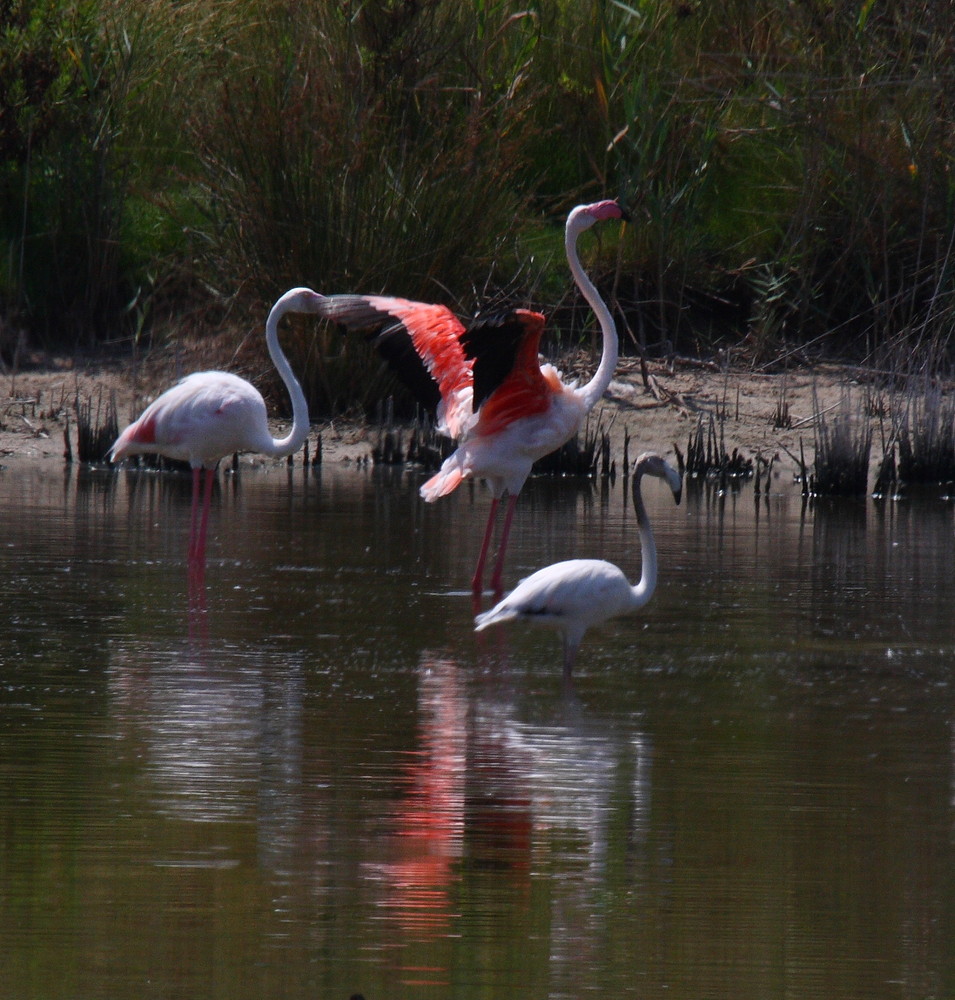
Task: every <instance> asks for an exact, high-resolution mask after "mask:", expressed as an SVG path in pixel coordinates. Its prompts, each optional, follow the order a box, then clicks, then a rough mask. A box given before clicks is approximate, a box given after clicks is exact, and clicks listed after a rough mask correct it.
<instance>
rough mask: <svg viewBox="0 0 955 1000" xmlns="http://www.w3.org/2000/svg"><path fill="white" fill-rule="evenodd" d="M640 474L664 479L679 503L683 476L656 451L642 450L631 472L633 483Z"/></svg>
mask: <svg viewBox="0 0 955 1000" xmlns="http://www.w3.org/2000/svg"><path fill="white" fill-rule="evenodd" d="M640 476H656V477H657V478H658V479H664V480H666V484H667V486H669V487H670V490H671V491H672V493H673V499H674V500H675V501H676V502H677V503H679V502H680V498H681V497H682V495H683V477H682V476H681V475H680V473H679V472H677V471H676V469H674V468H673V466H672V465H670V463H669V462H667V461H665V460H664V459H663V458H661V457H660V456H659V455H658V454H656V452H652V451H647V452H644V453H643V454H642V455H641V456H640V457H639V458H638V459H637V464H636V468H635V470H634V473H633V478H634V485H635V486H636V481H637V480H638V479H639V477H640Z"/></svg>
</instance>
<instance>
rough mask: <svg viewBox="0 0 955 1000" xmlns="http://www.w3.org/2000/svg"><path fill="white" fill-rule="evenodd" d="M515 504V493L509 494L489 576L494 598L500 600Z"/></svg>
mask: <svg viewBox="0 0 955 1000" xmlns="http://www.w3.org/2000/svg"><path fill="white" fill-rule="evenodd" d="M516 506H517V494H516V493H514V494H509V495H508V498H507V510H506V511H505V513H504V527H503V528H502V529H501V545H500V547H499V548H498V550H497V562H496V563H495V564H494V573H493V575H492V576H491V590H493V591H494V600H495V601H497V600H500V597H501V594H502V592H503V590H504V588H503V587H502V586H501V579H502V577H503V575H504V552H505V551H506V549H507V539H508V538H509V537H510V534H511V522H512V521H513V520H514V508H515V507H516Z"/></svg>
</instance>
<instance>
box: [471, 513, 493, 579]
mask: <svg viewBox="0 0 955 1000" xmlns="http://www.w3.org/2000/svg"><path fill="white" fill-rule="evenodd" d="M498 503H499V501H498V499H497V497H494V499H493V500H491V511H490V513H489V514H488V516H487V527H486V528H485V529H484V541H483V542H482V543H481V554H480V555H479V556H478V561H477V566H475V568H474V576H473V577H472V579H471V590H472V592H473V593H474V594H475V595H480V593H481V590H482V587H481V584H482V582H483V581H484V564H485V563H486V562H487V550H488V548H490V545H491V536H492V535H493V534H494V517H495V515H496V514H497V505H498Z"/></svg>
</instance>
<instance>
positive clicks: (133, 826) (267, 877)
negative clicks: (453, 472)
mask: <svg viewBox="0 0 955 1000" xmlns="http://www.w3.org/2000/svg"><path fill="white" fill-rule="evenodd" d="M419 482H420V477H419V476H418V475H416V474H415V473H412V472H407V471H405V470H384V471H383V470H372V469H356V468H350V467H328V468H324V469H322V470H321V471H320V472H314V473H313V472H309V473H308V474H306V473H304V472H303V471H302V470H301V469H296V470H294V471H293V473H292V474H291V475H289V474H288V473H287V472H286V470H285V469H284V468H274V469H268V470H266V469H260V470H254V469H243V470H242V473H241V475H240V476H239V477H234V476H231V475H220V480H219V489H218V492H217V495H216V498H215V503H214V508H213V513H212V518H211V522H210V542H209V565H208V568H207V571H206V575H205V580H204V586H202V587H201V588H200V587H195V586H190V583H189V576H188V574H187V572H186V565H185V552H186V541H187V539H186V536H187V531H188V505H189V488H190V483H189V480H188V478H187V477H185V478H179V477H176V476H170V475H165V476H159V475H155V474H149V473H132V472H130V473H125V472H123V473H111V472H104V471H98V470H90V469H81V468H76V467H73V468H65V469H61V468H48V467H45V466H44V467H29V466H24V467H21V466H11V467H9V468H7V469H5V470H3V471H2V472H0V560H2V566H0V570H2V572H0V594H2V613H3V620H4V627H3V630H2V633H0V823H2V830H3V838H2V842H0V973H2V974H0V996H3V997H11V998H14V997H16V998H18V1000H19V998H26V997H38V998H39V997H42V998H48V1000H56V998H64V1000H66V998H78V997H87V996H89V997H106V998H116V1000H127V998H128V1000H133V998H137V1000H138V998H148V997H157V998H159V997H162V998H167V997H183V998H185V997H199V996H202V997H212V998H215V997H222V998H229V1000H244V998H253V997H255V998H260V997H265V996H309V997H320V998H339V997H340V998H347V997H349V996H350V995H351V994H353V993H358V992H360V993H362V994H363V995H364V996H365V997H366V998H367V1000H381V998H398V997H400V998H417V997H422V998H435V1000H441V998H445V997H448V998H450V997H461V998H470V997H474V998H477V997H487V996H521V997H554V998H557V997H568V998H570V997H582V996H588V995H599V996H604V995H612V996H639V997H664V996H665V997H687V998H698V997H702V996H706V997H727V998H729V997H732V998H736V1000H745V998H750V997H751V998H753V1000H757V998H759V1000H763V998H765V997H768V996H788V997H800V998H812V1000H839V998H846V1000H849V998H852V1000H857V998H859V997H862V996H865V997H867V998H908V997H912V998H915V997H936V996H937V997H941V996H950V995H952V993H953V991H955V983H953V964H955V959H953V951H952V947H951V942H952V940H953V929H955V928H953V916H955V906H953V904H955V891H953V889H955V886H953V872H955V851H953V843H952V826H953V769H952V752H953V733H952V719H953V717H955V696H953V690H952V683H951V664H952V661H953V660H952V654H953V651H955V634H953V612H952V609H953V608H955V580H953V566H955V532H953V506H952V504H951V503H950V502H948V501H946V500H942V499H939V498H937V497H926V498H920V499H911V500H908V501H902V502H894V503H886V504H881V505H880V504H877V503H876V502H874V501H872V500H866V501H859V502H857V503H852V504H839V505H836V504H821V503H817V504H814V505H812V506H806V505H804V504H803V503H802V501H801V498H800V496H799V494H798V492H797V491H796V489H795V488H794V487H792V486H791V484H786V483H779V484H777V486H776V492H775V493H774V494H773V495H771V496H769V497H768V498H760V499H759V500H758V501H755V500H754V498H753V495H752V491H751V489H750V488H745V489H744V490H743V491H741V492H740V493H738V494H729V495H722V494H719V493H718V492H717V491H714V490H712V489H711V488H701V487H699V486H697V487H695V488H690V489H688V491H687V496H686V498H685V501H684V503H683V505H681V506H680V507H675V506H674V505H673V504H672V501H671V499H670V498H669V494H668V491H667V490H665V488H664V487H663V486H662V485H661V484H658V483H656V482H651V483H648V484H647V487H646V494H647V499H648V506H649V508H650V512H651V516H652V518H653V521H654V524H655V526H656V531H657V540H658V546H659V551H660V567H661V582H660V587H659V589H658V591H657V594H656V596H655V597H654V599H653V601H652V602H651V604H650V605H649V606H648V607H647V608H645V609H644V610H643V611H642V612H641V613H640V614H639V615H637V616H635V617H634V618H632V619H629V620H621V621H619V622H616V623H613V624H611V625H609V626H607V627H606V628H604V629H602V630H600V631H594V632H592V633H590V634H588V636H587V638H586V639H585V642H584V645H583V647H582V649H581V652H580V656H579V659H578V665H577V672H576V673H577V676H576V681H575V684H574V686H573V688H572V689H571V690H565V689H564V687H563V685H562V684H561V682H560V651H559V646H558V643H557V641H556V638H555V637H554V636H553V635H551V634H550V633H548V632H538V631H531V630H522V629H520V628H511V629H506V630H497V631H488V632H484V633H481V634H480V635H475V634H474V633H473V631H472V628H471V612H472V608H471V600H470V597H469V595H468V594H467V587H468V580H469V579H470V574H471V570H472V568H473V560H474V557H475V555H476V552H477V549H478V546H479V544H480V539H481V533H482V530H483V525H484V518H485V516H486V512H487V498H486V497H485V495H484V494H483V493H482V492H481V491H480V490H476V491H473V492H470V491H468V490H462V491H459V494H458V495H455V496H453V497H450V498H447V499H446V500H443V501H441V502H440V503H438V504H435V505H433V506H432V505H424V504H423V503H421V501H420V500H419V499H418V497H417V486H418V484H419ZM657 487H659V488H657ZM636 546H637V540H636V526H635V523H634V518H633V514H632V510H631V509H630V507H629V500H628V499H627V498H626V497H625V496H624V492H623V490H622V487H621V484H620V483H617V484H616V486H615V487H614V488H612V489H611V488H602V487H601V486H600V485H598V486H597V487H595V488H590V487H582V486H581V485H580V484H575V483H572V482H568V481H548V480H535V481H532V482H531V483H530V484H529V485H528V487H527V489H526V490H525V494H524V495H523V496H522V498H521V501H520V504H519V507H518V516H517V519H516V521H515V528H514V534H513V537H512V548H511V552H510V556H509V562H508V569H507V576H508V579H509V580H511V581H512V582H513V581H516V580H517V579H518V578H519V577H520V576H522V575H526V573H528V572H530V571H532V570H534V569H536V568H538V567H539V566H542V565H544V564H546V563H549V562H552V561H555V560H557V559H561V558H567V557H569V556H576V555H588V556H599V557H604V558H609V559H612V560H613V561H615V562H618V563H619V564H620V565H621V566H622V567H623V568H624V569H625V570H626V571H627V572H628V573H629V574H630V575H631V577H632V578H634V579H635V578H636V576H637V575H638V573H639V557H638V552H637V551H636Z"/></svg>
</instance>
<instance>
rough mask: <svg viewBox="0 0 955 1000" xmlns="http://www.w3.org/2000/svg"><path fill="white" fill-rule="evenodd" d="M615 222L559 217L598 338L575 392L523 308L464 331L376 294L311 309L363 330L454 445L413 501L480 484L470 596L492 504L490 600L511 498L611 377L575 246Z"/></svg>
mask: <svg viewBox="0 0 955 1000" xmlns="http://www.w3.org/2000/svg"><path fill="white" fill-rule="evenodd" d="M624 218H626V216H625V214H624V212H623V210H622V209H621V207H620V206H619V205H618V204H617V202H615V201H599V202H596V203H594V204H592V205H578V206H577V207H576V208H575V209H573V210H572V211H571V212H570V214H569V216H568V217H567V224H566V228H565V234H564V247H565V250H566V253H567V261H568V263H569V265H570V270H571V273H572V274H573V276H574V280H575V281H576V282H577V286H578V287H579V288H580V291H581V293H582V294H583V296H584V298H585V299H586V300H587V302H588V303H589V305H590V307H591V308H592V309H593V311H594V313H595V315H596V317H597V320H598V322H599V323H600V328H601V330H602V332H603V352H602V355H601V358H600V364H599V365H598V367H597V371H596V372H595V374H594V376H593V378H592V379H591V380H590V381H589V382H587V383H586V385H583V386H580V387H577V386H576V385H571V384H568V383H565V382H563V381H562V380H561V377H560V373H559V372H558V371H557V370H556V369H555V368H554V367H553V366H552V365H549V364H545V365H543V366H542V365H541V364H540V362H539V360H538V349H539V346H540V339H541V334H542V333H543V330H544V317H543V316H542V315H541V314H540V313H537V312H531V311H530V310H528V309H513V310H509V311H506V312H500V313H496V314H494V315H491V316H487V317H483V318H479V319H476V320H474V321H473V322H472V323H471V324H470V325H469V326H467V327H465V326H464V325H463V324H462V323H461V321H460V320H459V319H458V318H457V317H456V316H455V315H454V314H453V313H452V312H451V310H450V309H448V308H447V307H446V306H443V305H432V304H429V303H423V302H411V301H409V300H407V299H400V298H390V297H388V296H383V295H330V296H327V297H323V300H322V302H321V304H320V306H319V309H318V311H319V313H320V314H321V315H323V316H325V317H326V318H327V319H330V320H332V321H334V322H335V323H338V324H340V325H341V326H343V327H344V328H345V329H346V330H348V331H363V332H365V333H366V335H367V336H368V337H369V339H371V340H373V342H374V344H375V346H376V347H377V349H378V351H379V353H380V354H381V355H382V356H383V357H384V358H385V359H386V360H387V361H388V362H389V363H390V364H391V366H392V367H393V368H394V369H395V371H396V372H397V374H398V376H399V377H400V378H402V380H403V381H404V382H405V383H406V384H407V385H408V387H409V388H410V389H411V391H412V392H413V393H414V394H415V395H416V397H417V398H418V400H419V401H420V402H421V403H422V404H423V405H424V406H426V407H428V408H430V409H433V410H435V411H436V414H437V419H438V430H439V431H440V432H441V433H443V434H447V435H448V436H450V437H451V438H453V439H454V440H455V441H456V442H457V445H458V447H457V449H456V450H455V451H454V452H453V453H452V454H451V455H449V456H448V458H447V459H446V460H445V462H444V464H443V465H442V466H441V468H440V470H439V471H438V472H437V474H436V475H434V476H432V477H431V478H430V479H429V480H428V481H427V482H426V483H425V484H424V485H423V486H422V487H421V496H422V497H423V498H424V499H425V500H426V501H428V502H429V503H430V502H433V501H435V500H437V499H438V498H439V497H443V496H447V495H448V494H449V493H451V492H453V491H454V490H455V489H456V488H457V487H458V486H459V485H460V484H461V483H462V482H463V481H464V480H465V479H469V478H472V477H473V478H476V479H483V480H484V481H485V482H486V483H487V485H488V487H489V488H490V491H491V497H492V499H491V509H490V513H489V514H488V519H487V527H486V528H485V532H484V539H483V542H482V544H481V551H480V554H479V556H478V562H477V566H476V568H475V571H474V577H473V579H472V581H471V586H472V589H473V591H474V594H475V595H476V596H477V595H479V594H481V593H482V586H483V579H484V568H485V563H486V561H487V555H488V549H489V547H490V544H491V539H492V537H493V534H494V525H495V521H496V516H497V512H498V507H499V504H500V501H501V498H502V497H503V496H504V494H505V493H506V494H507V497H508V502H507V509H506V512H505V515H504V524H503V527H502V529H501V538H500V543H499V546H498V555H497V561H496V563H495V567H494V571H493V574H492V576H491V586H492V588H493V590H494V592H495V593H496V594H500V593H501V591H502V585H501V578H502V574H503V568H504V554H505V551H506V549H507V540H508V536H509V534H510V529H511V522H512V521H513V518H514V508H515V505H516V503H517V496H518V494H519V493H520V491H521V489H522V487H523V486H524V483H525V481H526V479H527V477H528V476H529V475H530V471H531V467H532V466H533V464H534V462H536V461H537V460H538V459H540V458H543V457H544V456H545V455H548V454H550V452H552V451H555V450H556V449H557V448H559V447H560V446H561V445H563V444H564V443H565V442H567V441H569V440H570V439H571V438H572V437H573V436H574V434H576V433H577V431H578V430H579V429H580V427H581V425H582V424H583V422H584V418H585V417H586V416H587V414H588V413H589V412H590V411H591V410H592V409H593V407H594V406H595V405H596V403H597V401H598V400H599V399H600V398H601V396H603V394H604V392H605V391H606V389H607V386H608V385H609V384H610V380H611V378H612V377H613V372H614V369H615V368H616V365H617V353H618V341H617V330H616V327H615V325H614V322H613V317H612V316H611V314H610V310H609V309H608V308H607V305H606V303H604V301H603V299H601V297H600V295H599V293H598V292H597V289H596V287H595V286H594V284H593V282H592V281H591V280H590V278H589V277H588V276H587V274H586V272H585V271H584V269H583V266H582V265H581V263H580V257H579V255H578V253H577V240H578V237H579V236H580V234H581V233H582V232H584V231H585V230H587V229H589V228H590V227H591V226H592V225H594V223H596V222H599V221H602V220H606V219H624Z"/></svg>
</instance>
